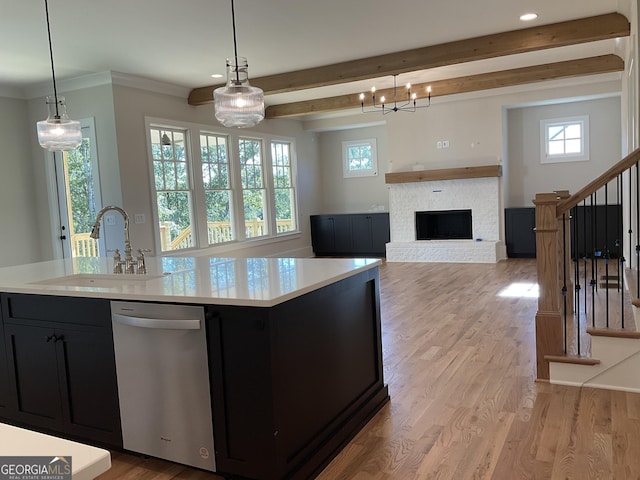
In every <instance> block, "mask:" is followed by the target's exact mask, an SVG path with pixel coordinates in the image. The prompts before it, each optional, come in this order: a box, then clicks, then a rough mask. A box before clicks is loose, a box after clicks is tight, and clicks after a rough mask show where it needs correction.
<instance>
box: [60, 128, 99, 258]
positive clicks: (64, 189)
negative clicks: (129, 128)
mask: <svg viewBox="0 0 640 480" xmlns="http://www.w3.org/2000/svg"><path fill="white" fill-rule="evenodd" d="M81 123H82V144H81V145H80V146H79V147H78V148H76V149H75V150H71V151H69V152H55V154H54V157H55V162H54V163H55V176H56V189H57V196H58V209H59V212H60V226H59V235H58V238H59V240H60V242H61V246H62V255H63V257H64V258H74V257H97V256H101V255H105V245H104V240H103V239H99V240H94V239H93V238H91V237H90V236H89V235H90V233H91V227H92V226H93V223H94V222H95V219H96V216H97V214H98V212H99V211H100V209H101V208H102V205H101V200H100V198H101V196H100V181H99V177H98V162H97V150H96V145H95V135H94V129H93V125H92V122H85V121H83V122H81ZM85 124H86V125H85Z"/></svg>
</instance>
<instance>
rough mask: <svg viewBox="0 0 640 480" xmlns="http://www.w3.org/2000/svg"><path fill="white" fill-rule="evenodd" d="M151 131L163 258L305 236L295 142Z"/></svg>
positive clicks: (192, 128)
mask: <svg viewBox="0 0 640 480" xmlns="http://www.w3.org/2000/svg"><path fill="white" fill-rule="evenodd" d="M147 123H148V131H149V142H150V156H151V164H152V174H153V178H154V182H153V185H154V187H155V188H154V190H155V192H154V193H155V196H156V205H155V208H156V211H155V214H156V218H157V219H158V231H157V235H158V243H159V245H158V246H159V247H160V250H161V251H163V252H168V251H174V250H182V249H187V248H204V247H207V246H212V245H220V244H224V243H229V242H242V241H245V240H250V239H251V240H252V239H258V238H267V237H273V236H277V235H285V234H290V233H295V232H297V231H298V227H297V217H296V211H297V205H296V195H295V168H294V167H295V160H294V153H293V152H294V150H293V143H292V142H291V141H287V140H275V139H270V138H269V137H268V136H262V135H261V136H260V138H248V137H238V136H236V135H231V134H230V135H226V134H222V133H216V132H209V131H206V130H204V129H203V128H201V127H200V126H198V125H191V124H188V125H185V127H184V128H181V127H178V126H171V127H168V126H167V127H165V126H158V125H154V124H153V123H152V122H151V121H150V120H147ZM265 145H267V148H265ZM198 151H199V153H200V155H199V159H198V155H197V153H196V154H195V155H192V153H191V152H198ZM192 157H194V158H192Z"/></svg>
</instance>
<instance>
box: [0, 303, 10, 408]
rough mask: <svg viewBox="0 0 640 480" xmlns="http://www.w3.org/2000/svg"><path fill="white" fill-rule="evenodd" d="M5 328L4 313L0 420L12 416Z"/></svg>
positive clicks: (0, 327)
mask: <svg viewBox="0 0 640 480" xmlns="http://www.w3.org/2000/svg"><path fill="white" fill-rule="evenodd" d="M4 344H5V343H4V328H3V324H2V312H0V418H7V417H8V416H10V404H11V398H12V395H11V390H10V388H9V367H8V365H7V352H6V349H5V348H4Z"/></svg>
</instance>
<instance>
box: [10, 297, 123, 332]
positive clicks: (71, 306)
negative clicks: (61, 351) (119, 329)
mask: <svg viewBox="0 0 640 480" xmlns="http://www.w3.org/2000/svg"><path fill="white" fill-rule="evenodd" d="M2 310H3V316H4V322H5V323H24V321H25V320H35V321H45V322H58V323H66V324H75V325H91V326H98V327H109V328H110V326H111V314H110V307H109V301H108V300H105V299H97V298H78V297H58V296H46V295H26V294H3V295H2Z"/></svg>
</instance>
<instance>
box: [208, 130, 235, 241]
mask: <svg viewBox="0 0 640 480" xmlns="http://www.w3.org/2000/svg"><path fill="white" fill-rule="evenodd" d="M200 160H201V161H202V187H203V189H204V193H205V203H206V206H207V241H208V243H209V245H214V244H216V243H223V242H229V241H231V240H235V238H236V234H235V228H234V225H233V219H232V216H231V214H232V212H233V204H232V191H231V179H230V176H229V175H230V169H229V148H228V140H227V137H226V136H223V135H215V134H207V133H201V134H200Z"/></svg>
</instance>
